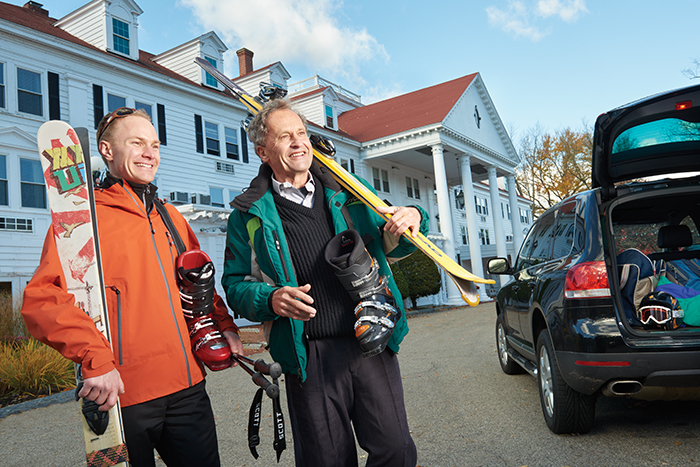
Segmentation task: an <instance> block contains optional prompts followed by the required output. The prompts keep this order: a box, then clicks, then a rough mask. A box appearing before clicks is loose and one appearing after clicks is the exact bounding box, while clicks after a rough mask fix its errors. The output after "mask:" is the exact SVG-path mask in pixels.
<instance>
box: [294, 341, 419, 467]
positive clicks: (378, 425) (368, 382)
mask: <svg viewBox="0 0 700 467" xmlns="http://www.w3.org/2000/svg"><path fill="white" fill-rule="evenodd" d="M308 357H309V358H308V360H309V362H308V365H307V375H308V376H307V379H306V381H304V382H303V383H302V382H301V378H299V377H298V376H292V375H286V377H285V385H286V388H287V402H288V406H289V417H290V425H291V427H292V433H293V435H294V456H295V461H296V465H297V467H302V466H303V467H334V466H337V467H356V466H357V449H356V447H355V436H357V442H358V444H359V445H360V447H362V449H364V450H365V451H367V453H368V457H367V466H383V467H415V465H416V458H417V455H416V445H415V444H414V442H413V439H412V438H411V435H410V433H409V431H408V422H407V420H406V408H405V406H404V398H403V385H402V383H401V373H400V371H399V362H398V358H397V356H396V354H394V353H393V352H392V351H390V350H388V349H387V350H385V351H384V352H382V353H381V354H379V355H376V356H374V357H369V358H364V357H363V356H362V352H361V350H360V346H359V344H358V343H357V340H356V339H355V338H354V337H350V338H329V339H315V340H310V341H309V356H308ZM353 427H354V434H353Z"/></svg>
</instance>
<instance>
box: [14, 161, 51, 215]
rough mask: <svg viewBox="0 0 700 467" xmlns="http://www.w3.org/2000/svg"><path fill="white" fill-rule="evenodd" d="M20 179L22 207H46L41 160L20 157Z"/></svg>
mask: <svg viewBox="0 0 700 467" xmlns="http://www.w3.org/2000/svg"><path fill="white" fill-rule="evenodd" d="M19 169H20V180H21V184H22V207H23V208H46V190H45V189H44V174H43V172H42V171H41V162H39V161H35V160H31V159H20V160H19Z"/></svg>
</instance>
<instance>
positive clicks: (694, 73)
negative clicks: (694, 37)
mask: <svg viewBox="0 0 700 467" xmlns="http://www.w3.org/2000/svg"><path fill="white" fill-rule="evenodd" d="M681 73H683V74H684V75H685V76H687V77H688V79H696V78H700V60H698V59H697V58H696V59H695V60H693V65H692V66H691V67H690V68H686V69H685V70H682V71H681Z"/></svg>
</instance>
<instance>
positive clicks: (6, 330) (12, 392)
mask: <svg viewBox="0 0 700 467" xmlns="http://www.w3.org/2000/svg"><path fill="white" fill-rule="evenodd" d="M20 308H21V306H20V304H19V303H16V302H13V300H12V297H11V296H10V295H8V294H3V293H0V399H4V398H11V397H12V396H15V397H25V396H30V397H40V396H43V395H48V394H53V393H56V392H61V391H64V390H66V389H69V388H72V387H75V370H74V366H73V362H71V361H70V360H68V359H66V358H64V357H63V356H61V354H59V353H58V352H56V351H55V350H54V349H52V348H51V347H48V346H47V345H44V344H42V343H41V342H39V341H37V340H36V339H34V338H33V337H31V336H30V335H29V332H28V331H27V327H26V325H25V324H24V320H23V319H22V316H21V315H20V312H19V310H20Z"/></svg>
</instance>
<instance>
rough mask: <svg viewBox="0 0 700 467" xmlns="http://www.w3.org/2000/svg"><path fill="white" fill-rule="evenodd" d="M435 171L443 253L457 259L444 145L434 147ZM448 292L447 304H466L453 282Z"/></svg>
mask: <svg viewBox="0 0 700 467" xmlns="http://www.w3.org/2000/svg"><path fill="white" fill-rule="evenodd" d="M431 149H432V152H433V171H434V172H435V187H436V188H437V198H438V214H439V215H440V232H442V235H443V237H445V243H444V246H443V251H444V252H445V254H446V255H447V256H449V257H450V258H452V259H455V247H454V245H455V242H454V230H453V228H452V210H451V209H450V197H449V196H448V194H447V175H446V172H445V157H444V156H443V154H442V152H443V149H442V144H436V145H435V146H432V148H431ZM445 289H446V290H447V303H448V304H450V305H460V304H464V300H462V294H460V293H459V290H458V289H457V286H456V285H455V284H454V282H452V280H447V281H446V284H445Z"/></svg>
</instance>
